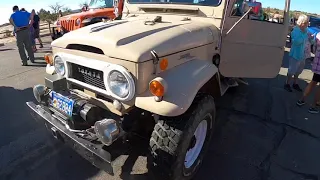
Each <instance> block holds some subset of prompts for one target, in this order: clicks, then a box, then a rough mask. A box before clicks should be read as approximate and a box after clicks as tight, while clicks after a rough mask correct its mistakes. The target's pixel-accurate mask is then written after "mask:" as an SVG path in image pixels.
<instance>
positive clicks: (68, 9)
mask: <svg viewBox="0 0 320 180" xmlns="http://www.w3.org/2000/svg"><path fill="white" fill-rule="evenodd" d="M62 12H63V14H64V15H69V14H71V13H72V10H71V9H70V8H68V7H64V8H62Z"/></svg>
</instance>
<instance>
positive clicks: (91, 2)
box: [88, 0, 113, 9]
mask: <svg viewBox="0 0 320 180" xmlns="http://www.w3.org/2000/svg"><path fill="white" fill-rule="evenodd" d="M98 1H99V0H91V1H90V3H89V4H88V8H89V9H100V8H113V0H103V1H104V5H103V6H94V7H92V6H93V5H96V4H98V3H97V2H98ZM106 1H112V5H111V6H107V3H106ZM93 2H95V3H93Z"/></svg>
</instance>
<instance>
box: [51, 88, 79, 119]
mask: <svg viewBox="0 0 320 180" xmlns="http://www.w3.org/2000/svg"><path fill="white" fill-rule="evenodd" d="M51 102H52V106H53V107H55V108H57V109H59V110H60V111H62V112H64V113H66V114H67V115H68V116H72V111H73V104H74V101H73V100H72V99H69V98H67V97H65V96H62V95H60V94H58V93H56V92H53V91H52V101H51Z"/></svg>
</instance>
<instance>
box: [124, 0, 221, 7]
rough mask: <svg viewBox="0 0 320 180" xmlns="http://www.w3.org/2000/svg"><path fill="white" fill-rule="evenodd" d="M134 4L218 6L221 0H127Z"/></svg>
mask: <svg viewBox="0 0 320 180" xmlns="http://www.w3.org/2000/svg"><path fill="white" fill-rule="evenodd" d="M128 1H129V2H130V3H134V4H138V3H139V4H151V3H156V4H159V3H161V4H190V5H203V6H218V5H220V3H221V0H128Z"/></svg>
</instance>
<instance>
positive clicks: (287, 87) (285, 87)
mask: <svg viewBox="0 0 320 180" xmlns="http://www.w3.org/2000/svg"><path fill="white" fill-rule="evenodd" d="M284 89H285V90H286V91H288V92H292V89H291V86H290V84H285V85H284Z"/></svg>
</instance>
